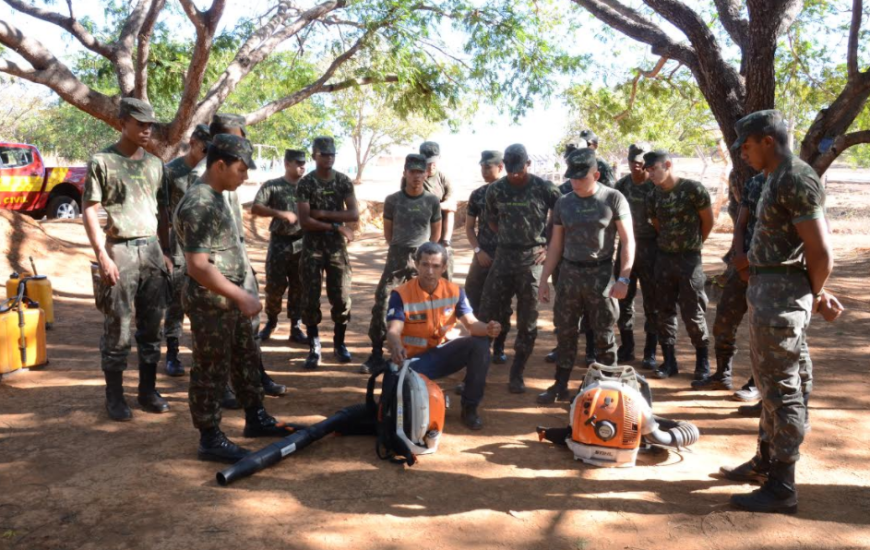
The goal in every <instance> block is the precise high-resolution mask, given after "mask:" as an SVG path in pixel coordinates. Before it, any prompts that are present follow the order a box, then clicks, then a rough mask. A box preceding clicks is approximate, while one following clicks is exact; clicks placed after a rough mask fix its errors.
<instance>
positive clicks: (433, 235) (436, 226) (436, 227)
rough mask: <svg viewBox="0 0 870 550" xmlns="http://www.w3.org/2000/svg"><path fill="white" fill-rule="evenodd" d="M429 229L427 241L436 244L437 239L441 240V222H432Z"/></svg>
mask: <svg viewBox="0 0 870 550" xmlns="http://www.w3.org/2000/svg"><path fill="white" fill-rule="evenodd" d="M442 219H443V218H442ZM429 228H430V229H429V240H430V241H432V242H433V243H437V242H438V239H440V238H441V220H438V221H437V222H432V223H431V224H430V225H429ZM475 246H477V245H475Z"/></svg>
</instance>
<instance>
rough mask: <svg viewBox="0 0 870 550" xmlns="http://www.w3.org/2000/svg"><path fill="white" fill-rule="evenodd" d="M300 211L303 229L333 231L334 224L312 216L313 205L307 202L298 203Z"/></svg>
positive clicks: (300, 222) (300, 221)
mask: <svg viewBox="0 0 870 550" xmlns="http://www.w3.org/2000/svg"><path fill="white" fill-rule="evenodd" d="M296 207H297V209H298V211H299V224H300V225H301V226H302V229H304V230H306V231H320V232H324V231H332V230H333V228H332V224H331V223H327V222H323V221H320V220H318V219H316V218H312V217H311V215H310V213H311V205H310V204H309V203H307V202H301V201H300V202H299V203H297V205H296Z"/></svg>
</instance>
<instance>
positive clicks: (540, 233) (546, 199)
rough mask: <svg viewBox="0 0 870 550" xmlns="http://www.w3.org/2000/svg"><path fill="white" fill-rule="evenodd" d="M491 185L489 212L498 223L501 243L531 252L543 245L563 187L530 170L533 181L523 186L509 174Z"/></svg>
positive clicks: (509, 247) (488, 199) (491, 220)
mask: <svg viewBox="0 0 870 550" xmlns="http://www.w3.org/2000/svg"><path fill="white" fill-rule="evenodd" d="M487 187H488V189H487V190H486V213H487V216H488V221H490V222H494V223H496V224H497V225H498V233H497V238H498V247H499V248H500V249H502V250H516V251H529V252H531V251H532V250H533V249H534V248H536V247H538V246H543V245H544V244H545V243H546V238H545V237H544V229H545V228H546V225H547V213H548V212H549V211H550V210H552V209H553V207H554V206H555V205H556V201H557V200H559V197H561V196H562V194H561V193H559V188H558V187H556V186H555V185H553V183H552V182H549V181H546V180H544V179H541V178H540V177H538V176H535V175H533V174H529V182H528V183H527V184H526V185H524V186H522V187H515V186H513V185H511V184H510V182H508V179H507V177H503V178H501V179H499V180H497V181H494V182H492V183H490V184H489V185H488V186H487ZM508 254H511V252H508Z"/></svg>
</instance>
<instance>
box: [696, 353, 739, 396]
mask: <svg viewBox="0 0 870 550" xmlns="http://www.w3.org/2000/svg"><path fill="white" fill-rule="evenodd" d="M733 361H734V357H732V356H729V355H725V354H722V353H717V354H716V372H714V373H713V375H712V376H708V377H707V378H705V379H704V380H693V381H692V388H693V389H696V390H730V389H731V388H732V387H733V386H732V385H731V368H732V365H731V364H732V362H733Z"/></svg>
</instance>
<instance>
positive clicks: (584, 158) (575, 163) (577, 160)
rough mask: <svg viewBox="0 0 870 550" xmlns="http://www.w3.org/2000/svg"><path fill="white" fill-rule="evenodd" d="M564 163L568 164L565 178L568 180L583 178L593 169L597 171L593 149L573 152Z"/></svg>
mask: <svg viewBox="0 0 870 550" xmlns="http://www.w3.org/2000/svg"><path fill="white" fill-rule="evenodd" d="M565 161H566V162H567V163H568V169H567V170H565V177H566V178H568V179H570V180H579V179H583V178H585V177H586V176H587V175H588V174H589V171H590V170H592V169H593V168H594V169H595V170H598V159H597V158H596V156H595V149H592V148H590V147H584V148H582V149H577V150H576V151H573V152H572V153H571V154H569V155H568V158H567V159H565Z"/></svg>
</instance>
